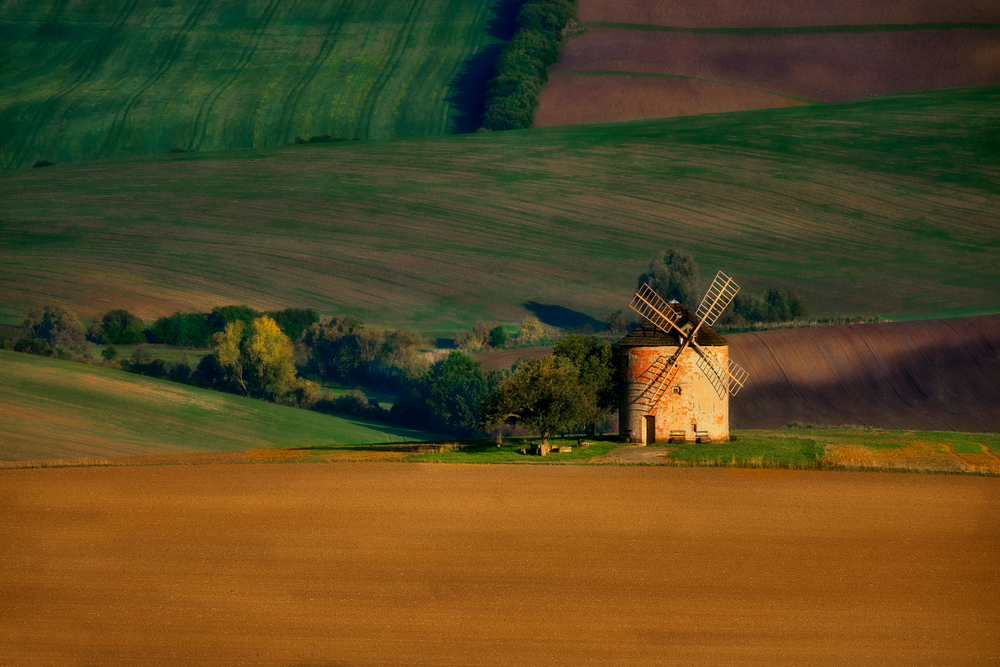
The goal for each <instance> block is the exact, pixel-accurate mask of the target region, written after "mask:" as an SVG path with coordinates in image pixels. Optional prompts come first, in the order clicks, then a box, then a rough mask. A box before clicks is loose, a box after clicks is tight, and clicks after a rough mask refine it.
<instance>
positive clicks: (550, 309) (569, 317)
mask: <svg viewBox="0 0 1000 667" xmlns="http://www.w3.org/2000/svg"><path fill="white" fill-rule="evenodd" d="M524 307H525V308H527V309H528V310H530V311H531V312H532V313H534V315H535V317H537V318H538V319H539V320H541V322H542V324H547V325H549V326H550V327H559V328H561V329H580V328H582V327H586V326H589V327H590V328H592V329H593V330H594V331H601V330H602V329H604V322H602V321H600V320H598V319H596V318H593V317H591V316H590V315H587V314H586V313H581V312H579V311H576V310H570V309H569V308H565V307H563V306H555V305H550V304H544V303H538V302H537V301H529V302H527V303H526V304H524Z"/></svg>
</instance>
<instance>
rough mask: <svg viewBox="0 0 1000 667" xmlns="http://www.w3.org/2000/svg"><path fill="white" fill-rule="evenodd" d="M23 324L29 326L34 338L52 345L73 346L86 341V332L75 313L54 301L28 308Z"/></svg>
mask: <svg viewBox="0 0 1000 667" xmlns="http://www.w3.org/2000/svg"><path fill="white" fill-rule="evenodd" d="M24 326H29V327H31V333H32V335H33V336H34V337H35V338H41V339H42V340H45V341H48V342H49V343H51V344H52V345H53V346H54V347H63V348H73V347H79V346H81V345H83V344H84V343H86V342H87V332H86V330H85V329H84V328H83V325H82V324H80V320H79V319H78V318H77V316H76V313H74V312H73V311H72V310H70V309H68V308H66V307H64V306H60V305H57V304H54V303H46V304H42V305H40V306H35V307H34V308H32V309H31V310H29V311H28V314H27V316H26V317H25V319H24Z"/></svg>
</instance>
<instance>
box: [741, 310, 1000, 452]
mask: <svg viewBox="0 0 1000 667" xmlns="http://www.w3.org/2000/svg"><path fill="white" fill-rule="evenodd" d="M727 338H728V340H729V342H730V354H731V355H732V357H733V359H735V360H736V361H737V362H738V363H739V364H740V365H742V366H743V367H745V368H746V369H747V370H748V371H749V372H750V378H751V381H750V382H748V383H747V385H746V388H745V389H744V390H743V391H742V392H740V393H739V394H738V395H737V396H736V397H735V398H734V399H733V400H732V404H731V414H730V419H731V423H732V425H733V427H734V428H751V429H752V428H774V427H780V426H784V425H785V424H787V423H789V422H805V423H813V424H830V425H849V424H855V425H864V426H874V427H879V428H887V429H917V430H954V431H990V432H997V431H1000V316H997V315H992V316H983V317H969V318H953V319H947V320H926V321H918V322H889V323H884V324H858V325H851V326H835V327H810V328H802V329H785V330H777V331H767V332H761V333H747V334H735V335H730V336H727Z"/></svg>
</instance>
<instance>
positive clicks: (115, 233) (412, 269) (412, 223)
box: [0, 87, 1000, 332]
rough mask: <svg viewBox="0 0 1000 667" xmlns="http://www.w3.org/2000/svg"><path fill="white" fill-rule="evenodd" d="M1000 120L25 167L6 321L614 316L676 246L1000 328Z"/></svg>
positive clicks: (352, 146) (706, 263)
mask: <svg viewBox="0 0 1000 667" xmlns="http://www.w3.org/2000/svg"><path fill="white" fill-rule="evenodd" d="M998 123H1000V88H997V87H991V88H977V89H961V90H946V91H935V92H927V93H914V94H906V95H897V96H891V97H884V98H873V99H867V100H862V101H855V102H849V103H840V104H828V105H814V106H808V107H797V108H787V109H771V110H763V111H752V112H743V113H731V114H718V115H706V116H696V117H687V118H673V119H665V120H656V121H637V122H632V123H616V124H607V125H591V126H580V127H564V128H552V129H546V130H529V131H518V132H504V133H492V134H489V133H486V134H473V135H462V136H447V137H436V138H422V139H403V140H394V141H374V142H348V143H341V144H316V145H308V146H291V147H284V148H276V149H250V150H242V151H230V152H222V153H211V154H210V153H196V154H186V155H177V156H173V155H171V156H168V155H160V156H150V157H144V158H136V159H129V160H124V159H119V160H109V161H101V162H93V163H88V164H78V165H65V166H64V165H60V166H56V167H50V168H45V169H29V170H22V171H20V172H15V173H8V174H5V175H2V176H0V200H2V201H3V202H4V206H3V207H2V208H0V247H3V248H4V252H3V254H2V255H0V273H2V275H3V276H4V279H3V282H2V283H0V309H2V312H0V315H2V316H4V317H6V318H7V319H8V320H9V321H12V320H16V318H17V317H19V315H20V313H21V312H22V310H23V309H24V308H25V307H27V306H28V305H29V304H31V303H32V302H35V301H38V300H42V299H52V298H54V299H56V300H59V301H62V302H64V303H67V304H70V305H72V307H74V308H76V309H78V310H79V311H80V312H81V314H82V315H84V316H87V317H92V316H94V315H98V314H100V313H103V312H104V311H106V310H108V309H109V308H112V307H124V308H128V309H130V310H132V311H133V312H136V313H137V314H139V315H140V316H142V317H144V318H147V319H148V318H152V317H154V316H157V315H162V314H169V313H172V312H174V311H175V310H178V309H182V310H188V311H202V312H203V311H206V310H208V309H210V308H211V307H213V306H216V305H220V304H228V303H247V304H249V305H251V306H254V307H257V308H261V309H274V308H284V307H288V306H296V307H314V308H317V309H319V310H320V311H321V312H325V313H330V314H332V313H350V314H356V315H359V316H361V317H362V318H363V319H364V320H365V321H366V322H369V323H372V324H382V325H390V326H404V325H405V326H413V327H415V328H417V329H418V330H421V331H425V332H433V331H454V330H455V329H457V328H461V327H467V326H469V325H471V323H472V322H473V321H474V320H475V319H476V318H478V317H484V318H490V319H492V318H496V319H500V320H503V321H506V322H508V323H513V322H517V321H519V320H520V319H521V318H522V317H524V316H525V315H527V314H529V312H532V310H533V311H534V312H540V313H543V314H544V313H551V312H558V313H567V312H569V313H571V314H572V313H574V312H575V313H579V314H582V317H593V318H598V319H603V318H604V317H605V316H606V315H607V314H608V313H609V312H610V311H612V310H614V309H617V308H622V307H626V306H627V305H628V301H629V299H630V297H631V290H633V289H634V288H635V279H636V276H637V275H638V274H639V273H641V272H642V271H643V269H644V268H645V265H646V264H647V262H648V261H649V259H650V257H651V256H652V255H653V254H654V253H655V252H657V251H658V250H660V249H663V248H666V247H669V246H679V247H681V248H682V249H685V250H687V251H689V252H691V253H693V254H694V255H695V257H696V259H697V261H698V262H699V263H700V265H701V267H702V274H703V277H706V278H708V277H710V276H712V275H714V272H715V271H716V270H718V269H724V270H725V271H726V272H727V273H729V274H730V275H732V276H734V277H735V278H736V279H737V281H738V282H739V283H740V284H741V285H742V286H743V288H744V289H750V290H760V289H763V288H768V287H782V288H792V289H796V290H798V292H799V293H800V294H801V295H802V296H803V297H804V298H805V300H806V302H807V303H808V304H809V305H810V306H811V307H812V310H813V312H814V314H815V315H818V316H823V315H840V314H846V315H862V314H864V315H874V314H881V315H884V316H889V317H895V316H908V317H912V316H914V315H920V314H923V315H924V316H929V315H931V314H933V315H934V316H945V315H953V316H954V315H964V314H969V313H980V312H988V311H991V310H992V311H994V312H996V311H997V310H1000V292H998V291H997V289H996V286H997V284H1000V264H998V263H997V262H996V257H997V254H998V250H1000V229H998V227H997V225H996V220H997V219H998V217H1000V197H998V194H1000V140H998V137H997V134H996V127H997V125H998ZM554 306H558V308H553V307H554ZM543 319H545V318H544V317H543Z"/></svg>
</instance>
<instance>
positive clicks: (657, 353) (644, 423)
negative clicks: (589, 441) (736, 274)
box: [616, 271, 747, 445]
mask: <svg viewBox="0 0 1000 667" xmlns="http://www.w3.org/2000/svg"><path fill="white" fill-rule="evenodd" d="M739 289H740V288H739V286H737V285H736V283H734V282H733V280H732V278H730V277H729V276H727V275H725V274H724V273H722V272H721V271H720V272H719V273H718V275H716V276H715V280H713V281H712V285H711V287H709V289H708V293H707V294H705V298H704V299H702V301H701V305H700V306H698V310H697V311H696V312H695V313H691V312H690V311H688V310H687V309H686V308H685V307H684V306H682V305H681V304H679V303H677V302H676V301H674V302H671V303H667V302H666V301H664V300H663V299H662V298H660V296H659V295H657V294H656V292H654V291H653V289H652V288H651V287H650V286H649V285H647V284H644V285H643V286H642V287H641V288H639V291H637V292H636V293H635V297H634V298H633V299H632V303H631V304H630V307H631V308H632V309H633V310H634V311H636V312H637V313H639V314H640V315H642V316H643V317H644V318H645V319H646V321H645V322H643V323H642V324H641V325H639V326H638V327H637V328H636V329H634V330H633V331H631V332H630V333H628V334H627V335H626V336H625V337H623V338H622V339H621V340H619V341H618V342H617V343H616V346H617V347H618V348H619V351H620V355H619V356H620V359H621V366H620V369H619V372H620V373H621V395H620V396H621V397H620V405H619V412H618V423H619V432H620V433H621V435H622V436H623V437H624V438H625V439H626V440H628V441H630V442H635V443H641V444H644V445H647V444H652V443H654V442H725V441H728V440H729V397H730V396H731V395H735V394H736V393H737V392H738V391H739V390H740V389H741V388H742V387H743V384H744V383H745V382H746V380H747V372H746V371H745V370H743V369H742V368H740V366H739V365H737V364H736V362H734V361H733V360H731V359H730V358H729V343H728V342H727V341H726V339H725V338H723V337H722V336H720V335H719V334H718V333H716V332H715V331H714V330H713V329H712V325H713V324H715V322H716V320H718V319H719V316H720V315H722V311H724V310H725V309H726V307H727V306H728V305H729V304H730V302H732V300H733V298H734V297H735V296H736V293H737V292H738V291H739Z"/></svg>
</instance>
